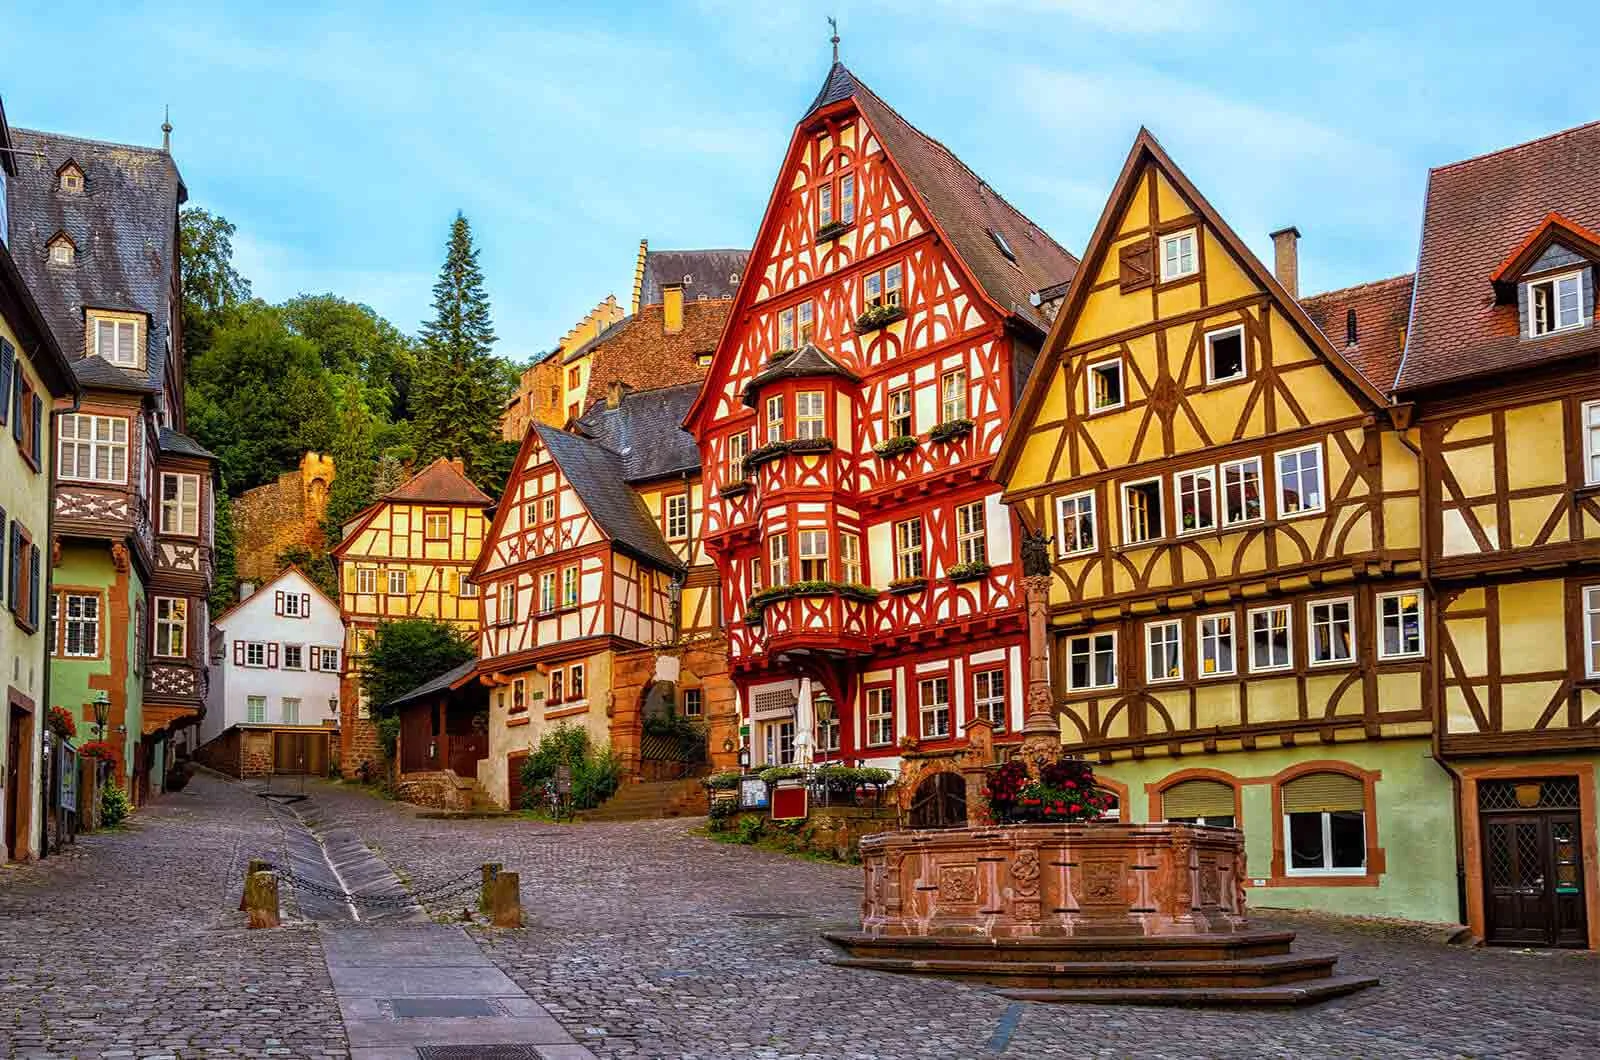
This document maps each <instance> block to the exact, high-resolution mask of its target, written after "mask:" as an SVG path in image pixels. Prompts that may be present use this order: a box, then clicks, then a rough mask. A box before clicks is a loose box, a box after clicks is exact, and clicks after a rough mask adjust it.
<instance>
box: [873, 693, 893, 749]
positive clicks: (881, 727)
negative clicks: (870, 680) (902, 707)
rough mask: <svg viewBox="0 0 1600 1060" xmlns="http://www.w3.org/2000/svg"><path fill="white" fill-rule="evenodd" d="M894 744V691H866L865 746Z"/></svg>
mask: <svg viewBox="0 0 1600 1060" xmlns="http://www.w3.org/2000/svg"><path fill="white" fill-rule="evenodd" d="M892 743H894V689H893V688H887V687H885V688H869V689H867V746H868V747H887V746H888V745H889V744H892Z"/></svg>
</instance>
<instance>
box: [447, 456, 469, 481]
mask: <svg viewBox="0 0 1600 1060" xmlns="http://www.w3.org/2000/svg"><path fill="white" fill-rule="evenodd" d="M450 466H451V467H453V468H455V469H456V474H458V475H462V476H465V475H466V473H467V465H466V461H464V460H462V459H461V458H460V457H459V456H452V457H451V458H450Z"/></svg>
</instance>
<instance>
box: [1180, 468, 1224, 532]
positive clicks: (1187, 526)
mask: <svg viewBox="0 0 1600 1060" xmlns="http://www.w3.org/2000/svg"><path fill="white" fill-rule="evenodd" d="M1176 487H1177V492H1178V532H1179V533H1183V534H1195V533H1199V532H1201V531H1203V530H1210V529H1212V528H1213V527H1215V526H1216V525H1217V474H1216V471H1215V470H1213V469H1212V468H1209V467H1197V468H1195V469H1194V470H1193V471H1184V472H1181V473H1180V474H1179V475H1178V476H1177V477H1176Z"/></svg>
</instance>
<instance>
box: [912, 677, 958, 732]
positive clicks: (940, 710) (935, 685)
mask: <svg viewBox="0 0 1600 1060" xmlns="http://www.w3.org/2000/svg"><path fill="white" fill-rule="evenodd" d="M917 693H918V698H919V700H920V701H921V704H922V738H923V739H924V740H931V739H936V738H938V737H942V736H949V735H950V679H949V678H948V677H930V678H927V679H926V680H924V681H919V682H918V683H917Z"/></svg>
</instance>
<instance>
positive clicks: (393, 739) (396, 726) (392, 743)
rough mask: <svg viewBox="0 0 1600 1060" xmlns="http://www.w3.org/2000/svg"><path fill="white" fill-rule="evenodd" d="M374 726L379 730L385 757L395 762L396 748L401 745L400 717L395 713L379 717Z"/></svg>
mask: <svg viewBox="0 0 1600 1060" xmlns="http://www.w3.org/2000/svg"><path fill="white" fill-rule="evenodd" d="M373 728H375V729H377V730H378V746H379V747H380V748H382V749H383V757H384V758H385V759H386V760H387V761H390V762H393V761H394V752H395V748H396V747H399V746H400V719H399V718H398V717H396V716H395V715H390V716H389V717H387V718H378V719H377V720H376V721H375V722H374V723H373Z"/></svg>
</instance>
